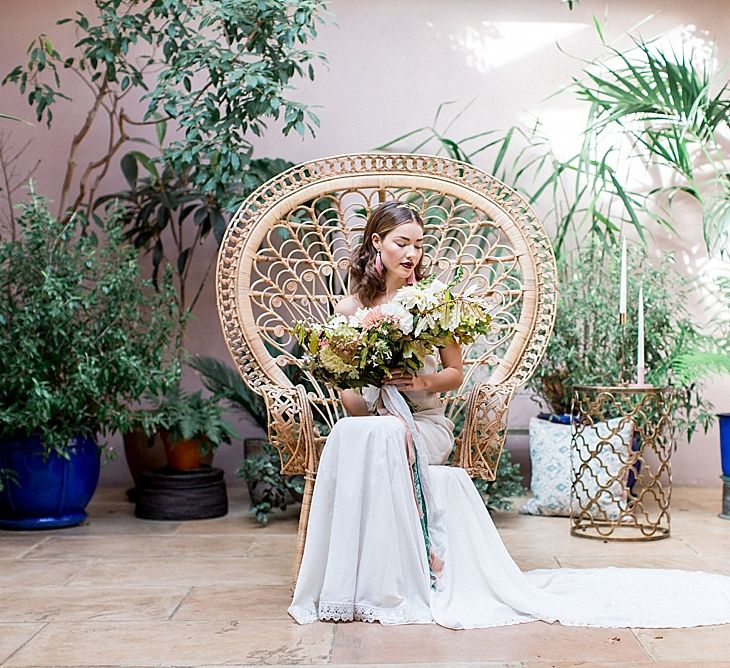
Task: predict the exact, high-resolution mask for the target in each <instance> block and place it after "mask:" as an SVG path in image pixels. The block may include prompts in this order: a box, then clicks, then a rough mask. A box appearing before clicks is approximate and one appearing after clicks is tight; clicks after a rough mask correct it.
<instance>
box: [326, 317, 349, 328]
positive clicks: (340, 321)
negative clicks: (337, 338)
mask: <svg viewBox="0 0 730 668" xmlns="http://www.w3.org/2000/svg"><path fill="white" fill-rule="evenodd" d="M327 324H328V325H329V326H330V327H332V329H336V328H337V327H342V325H347V324H349V321H348V317H347V316H346V315H336V316H335V317H334V318H332V320H330V321H329V322H328V323H327Z"/></svg>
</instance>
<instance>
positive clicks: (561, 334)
mask: <svg viewBox="0 0 730 668" xmlns="http://www.w3.org/2000/svg"><path fill="white" fill-rule="evenodd" d="M628 260H629V275H630V276H631V277H632V278H631V280H630V281H629V296H628V304H629V309H628V314H627V315H628V317H627V324H626V326H625V327H622V326H621V325H620V324H619V317H618V285H619V271H620V266H619V257H618V254H617V253H612V252H610V251H609V250H607V249H605V248H603V247H602V246H600V245H599V244H598V243H593V244H590V243H589V244H588V245H587V246H586V247H585V248H584V249H582V250H576V251H574V252H573V253H572V254H571V255H569V256H566V257H563V259H562V260H561V274H562V276H561V278H562V280H561V288H560V297H559V300H558V315H557V318H556V321H555V328H554V330H553V334H552V336H551V338H550V342H549V343H548V346H547V350H546V352H545V356H544V357H543V359H542V362H541V364H540V368H539V370H538V373H536V374H535V376H534V377H533V378H532V379H531V380H530V381H529V387H530V388H531V389H532V390H533V391H534V392H535V393H536V394H537V395H538V396H540V397H541V398H542V399H543V400H544V401H545V402H547V403H548V404H549V405H551V406H552V407H553V410H560V411H561V412H564V413H565V412H568V411H569V409H570V404H571V398H572V394H573V387H574V386H575V385H613V384H615V383H617V382H619V381H620V380H621V379H623V380H625V381H626V382H636V349H637V337H638V330H637V312H636V308H632V307H631V305H632V304H636V303H637V298H638V291H639V287H640V286H641V287H643V291H644V300H645V314H646V325H645V338H644V346H645V354H646V367H647V377H646V380H647V382H649V383H652V384H654V385H672V386H673V387H675V388H676V389H677V390H678V391H677V393H676V396H677V402H678V403H677V406H676V410H675V411H674V419H675V424H676V425H677V427H678V428H679V429H680V430H682V431H684V432H685V433H686V435H687V439H688V440H689V439H691V438H692V434H693V433H694V432H695V431H696V430H697V429H698V428H702V429H704V430H707V429H708V428H709V426H710V425H711V423H712V421H713V419H714V415H713V411H712V406H711V405H710V404H709V402H708V401H707V400H705V399H703V398H702V395H701V393H700V391H699V390H700V388H699V385H698V382H699V379H698V378H697V377H696V376H692V375H690V374H687V373H680V372H679V365H680V364H681V363H682V360H684V359H688V356H691V355H693V354H696V353H697V351H699V350H703V349H704V348H705V347H706V345H707V340H708V337H707V335H706V334H704V333H703V332H702V330H701V328H700V326H699V324H698V323H697V321H696V319H695V318H692V317H691V316H690V314H689V313H688V311H687V306H686V305H687V300H688V297H689V294H690V290H691V289H692V285H691V282H690V281H688V280H687V277H686V276H682V275H680V274H679V273H678V272H677V270H676V269H675V268H674V264H673V258H672V256H671V255H669V254H667V255H665V256H664V257H663V259H662V260H661V262H660V263H659V264H658V265H656V266H654V265H652V264H651V263H650V262H649V260H648V257H647V255H646V252H645V251H644V250H643V249H640V248H637V249H633V250H632V251H631V252H630V253H629V254H628ZM623 330H625V331H623ZM728 349H730V347H728ZM728 349H726V352H727V350H728ZM556 378H559V379H560V381H561V382H560V385H559V386H556V384H555V379H556ZM556 387H558V388H559V391H558V392H548V391H546V388H549V389H550V390H555V389H556Z"/></svg>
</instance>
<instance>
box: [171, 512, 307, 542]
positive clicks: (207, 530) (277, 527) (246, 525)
mask: <svg viewBox="0 0 730 668" xmlns="http://www.w3.org/2000/svg"><path fill="white" fill-rule="evenodd" d="M298 526H299V506H298V505H296V506H291V507H289V508H287V509H286V510H285V511H283V512H282V511H274V512H272V513H271V517H270V519H269V523H268V524H266V525H262V524H259V523H258V522H257V521H256V519H255V518H254V517H253V515H251V514H250V513H248V512H245V513H229V514H228V515H226V516H225V517H219V518H216V519H211V520H198V521H195V522H183V523H181V525H180V527H179V528H178V529H177V531H176V533H178V534H182V535H189V534H204V535H214V534H225V535H230V534H235V533H243V534H251V535H256V534H267V535H271V534H286V535H291V534H292V533H293V534H296V532H297V527H298Z"/></svg>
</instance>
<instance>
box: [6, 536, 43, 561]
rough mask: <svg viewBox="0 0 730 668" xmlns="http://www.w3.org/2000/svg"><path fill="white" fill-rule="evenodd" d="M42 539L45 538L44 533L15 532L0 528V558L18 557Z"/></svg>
mask: <svg viewBox="0 0 730 668" xmlns="http://www.w3.org/2000/svg"><path fill="white" fill-rule="evenodd" d="M44 540H47V536H46V535H42V536H41V535H36V534H25V533H23V534H17V533H15V532H10V531H2V530H0V559H19V558H20V557H22V556H23V555H24V554H26V553H27V552H29V551H30V550H32V549H33V548H34V547H35V546H36V545H39V544H40V543H42V542H43V541H44Z"/></svg>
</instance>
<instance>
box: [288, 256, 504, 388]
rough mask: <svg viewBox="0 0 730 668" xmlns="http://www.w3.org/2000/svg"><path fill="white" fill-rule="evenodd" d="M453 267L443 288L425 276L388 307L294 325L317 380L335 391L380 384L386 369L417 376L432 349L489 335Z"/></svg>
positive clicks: (485, 318)
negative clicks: (457, 288)
mask: <svg viewBox="0 0 730 668" xmlns="http://www.w3.org/2000/svg"><path fill="white" fill-rule="evenodd" d="M462 275H463V270H461V268H458V269H457V271H456V272H455V276H454V279H453V280H452V281H451V283H449V284H448V285H446V284H444V283H442V282H441V281H439V280H437V279H435V278H433V277H429V278H426V279H424V280H422V281H419V282H418V283H416V284H415V285H408V286H405V287H403V288H401V289H400V290H398V292H396V293H395V296H394V297H393V299H392V300H391V301H390V302H388V303H387V304H383V305H380V306H374V307H372V308H364V309H358V311H357V312H356V313H355V314H354V315H352V316H349V317H348V316H344V315H336V316H333V317H331V318H330V319H329V320H328V321H327V322H325V323H318V322H308V321H297V322H295V323H294V325H293V326H292V332H293V334H294V335H295V337H296V338H297V340H298V341H299V344H300V345H301V346H303V348H304V350H305V355H304V362H305V364H306V365H307V367H308V368H309V370H310V371H311V372H312V374H313V375H314V377H315V378H317V380H319V381H321V382H324V383H326V384H328V385H334V386H337V387H340V388H357V387H364V386H365V385H381V384H382V383H383V381H384V380H387V379H389V378H391V373H390V369H394V368H401V369H405V370H408V371H413V372H415V371H417V370H418V369H420V368H422V367H423V364H424V360H425V358H426V356H427V355H429V354H430V353H432V351H433V349H434V348H443V347H444V346H446V345H448V344H449V343H452V342H457V343H459V344H468V343H471V342H472V341H473V340H474V339H475V338H476V337H477V336H479V335H480V334H487V333H488V332H489V331H490V323H491V316H490V315H489V310H490V306H489V304H488V303H487V302H486V301H485V300H483V299H481V298H479V297H477V296H476V295H474V294H473V290H469V289H467V290H464V291H463V292H460V293H458V294H454V292H453V287H454V286H455V285H456V284H457V283H458V282H459V281H460V280H461V277H462Z"/></svg>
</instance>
